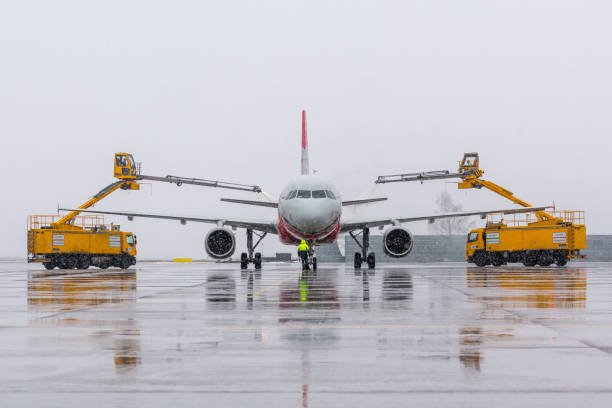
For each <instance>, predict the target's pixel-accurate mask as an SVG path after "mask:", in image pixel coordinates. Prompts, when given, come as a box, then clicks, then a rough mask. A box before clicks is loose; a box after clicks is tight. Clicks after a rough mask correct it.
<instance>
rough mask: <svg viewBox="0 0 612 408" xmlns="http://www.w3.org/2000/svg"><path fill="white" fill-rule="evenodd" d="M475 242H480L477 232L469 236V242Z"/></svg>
mask: <svg viewBox="0 0 612 408" xmlns="http://www.w3.org/2000/svg"><path fill="white" fill-rule="evenodd" d="M474 241H478V233H477V232H470V233H469V234H468V242H474Z"/></svg>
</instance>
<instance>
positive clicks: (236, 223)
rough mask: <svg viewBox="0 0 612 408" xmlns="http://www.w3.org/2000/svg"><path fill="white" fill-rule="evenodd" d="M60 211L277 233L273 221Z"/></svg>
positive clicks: (124, 212)
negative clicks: (174, 221) (199, 223)
mask: <svg viewBox="0 0 612 408" xmlns="http://www.w3.org/2000/svg"><path fill="white" fill-rule="evenodd" d="M60 210H62V211H80V212H85V213H94V214H109V215H124V216H126V217H128V219H129V218H132V217H143V218H159V219H163V220H177V221H180V222H181V223H182V224H184V223H186V222H187V221H190V222H204V223H208V224H222V225H227V226H230V227H237V228H251V229H254V230H256V231H262V232H268V233H270V234H277V233H278V230H277V229H276V224H275V223H274V222H273V221H255V220H239V219H232V218H206V217H197V216H189V215H166V214H147V213H138V212H130V211H102V210H72V209H68V208H60Z"/></svg>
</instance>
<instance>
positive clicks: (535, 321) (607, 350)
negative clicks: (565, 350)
mask: <svg viewBox="0 0 612 408" xmlns="http://www.w3.org/2000/svg"><path fill="white" fill-rule="evenodd" d="M418 275H419V276H420V277H421V278H424V279H428V280H430V281H433V282H435V283H438V284H442V285H444V286H446V287H447V288H449V289H452V290H455V291H456V292H459V293H461V294H462V295H464V296H466V297H467V298H468V299H474V300H477V301H479V302H480V303H487V302H488V300H487V299H486V298H482V297H478V296H475V295H473V294H472V293H469V292H468V291H465V290H463V289H461V288H458V287H456V286H452V285H449V284H448V283H446V282H442V281H441V280H440V279H436V278H432V277H426V276H424V275H423V274H418ZM500 310H503V311H504V312H505V313H507V314H509V315H512V316H515V317H518V318H520V319H521V320H526V321H527V322H528V323H529V324H532V325H536V326H540V327H543V328H545V329H547V330H551V331H553V332H554V333H556V334H557V336H559V337H561V338H565V339H569V340H573V341H577V342H579V343H581V344H584V345H585V346H586V347H589V348H592V349H594V350H598V351H600V352H602V353H604V354H606V355H607V356H610V355H612V350H611V349H610V347H605V346H598V345H596V344H593V343H592V342H590V341H588V340H584V339H581V338H578V337H570V336H567V335H564V334H562V333H560V332H559V329H567V328H581V327H571V326H569V327H564V326H558V325H555V324H554V323H552V322H551V321H546V320H538V319H534V318H530V317H527V316H525V315H524V313H522V312H521V311H520V310H513V309H509V308H506V307H503V308H500ZM551 323H552V324H551ZM582 327H589V328H590V327H592V326H582Z"/></svg>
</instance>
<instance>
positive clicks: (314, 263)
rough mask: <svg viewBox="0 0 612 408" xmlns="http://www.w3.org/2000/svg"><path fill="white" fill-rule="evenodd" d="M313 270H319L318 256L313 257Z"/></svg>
mask: <svg viewBox="0 0 612 408" xmlns="http://www.w3.org/2000/svg"><path fill="white" fill-rule="evenodd" d="M312 270H313V271H316V270H317V258H312Z"/></svg>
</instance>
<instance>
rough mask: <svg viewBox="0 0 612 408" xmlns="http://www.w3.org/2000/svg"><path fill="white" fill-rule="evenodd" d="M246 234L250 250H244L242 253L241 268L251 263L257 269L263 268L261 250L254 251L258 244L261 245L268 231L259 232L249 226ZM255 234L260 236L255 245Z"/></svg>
mask: <svg viewBox="0 0 612 408" xmlns="http://www.w3.org/2000/svg"><path fill="white" fill-rule="evenodd" d="M246 234H247V251H248V252H243V253H242V254H240V269H246V268H247V267H248V266H249V263H252V264H253V265H255V269H261V252H255V253H254V251H255V248H257V245H259V243H260V242H261V240H262V239H264V237H265V236H266V235H267V234H268V233H267V232H264V233H262V234H258V233H256V232H253V230H252V229H250V228H247V230H246ZM253 234H255V235H257V237H258V238H259V239H258V240H257V242H256V243H255V245H253Z"/></svg>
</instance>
